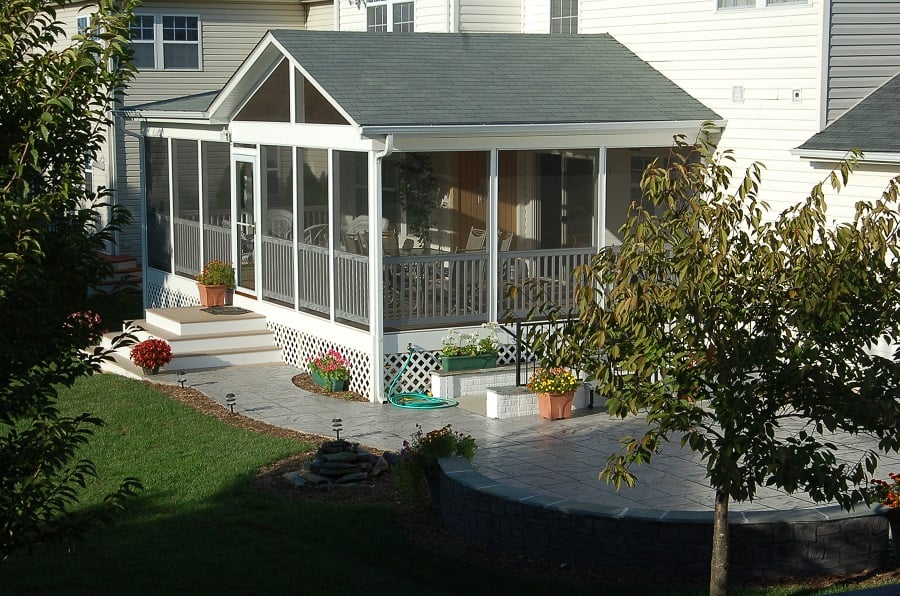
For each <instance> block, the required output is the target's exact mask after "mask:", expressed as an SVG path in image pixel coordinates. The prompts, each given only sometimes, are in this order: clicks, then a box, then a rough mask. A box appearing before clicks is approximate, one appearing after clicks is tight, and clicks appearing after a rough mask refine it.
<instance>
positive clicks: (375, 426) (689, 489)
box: [154, 365, 900, 512]
mask: <svg viewBox="0 0 900 596" xmlns="http://www.w3.org/2000/svg"><path fill="white" fill-rule="evenodd" d="M299 373H300V371H299V370H298V369H296V368H293V367H291V366H287V365H275V366H240V367H237V366H236V367H230V368H222V369H216V370H207V371H196V372H190V373H188V374H187V375H186V378H187V385H188V386H190V387H193V388H195V389H197V390H199V391H202V392H203V393H204V394H206V395H208V396H210V397H211V398H213V399H215V400H216V401H217V402H218V403H220V404H222V405H225V395H226V394H227V393H234V394H235V396H236V399H237V403H236V406H235V412H239V413H241V414H243V415H245V416H250V417H252V418H256V419H258V420H262V421H264V422H268V423H270V424H274V425H277V426H281V427H285V428H291V429H294V430H298V431H302V432H306V433H312V434H319V435H325V436H331V437H333V436H334V433H333V432H332V428H331V425H332V419H334V418H340V419H341V420H342V421H343V427H344V432H343V433H342V435H341V436H342V437H343V438H347V439H349V440H351V441H358V442H360V443H364V444H366V445H370V446H372V447H377V448H379V449H386V450H391V451H399V450H400V448H401V446H402V443H403V440H404V439H408V438H409V437H410V435H411V434H413V433H414V432H415V431H416V424H420V425H421V426H422V429H423V430H424V431H425V432H428V431H430V430H434V429H436V428H440V427H441V426H443V425H445V424H452V425H453V429H454V430H457V431H460V432H464V433H467V434H471V435H472V436H474V437H475V439H476V440H477V442H478V453H477V455H476V456H475V459H474V462H473V463H474V464H475V466H476V468H477V470H478V472H480V473H482V474H484V475H485V476H487V477H489V478H491V479H493V480H496V481H498V482H500V483H503V484H508V485H510V486H516V487H520V488H525V489H529V490H533V491H534V492H535V493H536V494H544V495H548V496H551V497H559V498H560V499H564V498H570V499H576V500H580V501H585V502H591V503H603V504H606V505H617V506H623V507H636V508H640V509H657V510H660V509H661V510H677V511H710V510H712V508H713V493H712V490H711V489H710V488H709V486H708V485H707V483H706V480H705V469H704V466H703V464H702V463H700V462H699V458H698V457H697V456H695V455H694V454H692V453H691V452H690V451H689V450H688V449H681V448H680V447H679V446H678V445H677V444H675V445H668V446H666V447H665V448H664V450H663V452H662V453H661V454H659V455H658V456H656V457H654V458H653V462H652V463H651V464H650V465H645V466H640V467H637V466H636V467H634V468H633V469H632V471H633V472H634V473H635V474H636V475H637V478H638V482H637V485H636V486H635V487H633V488H623V489H622V490H621V491H619V492H616V490H615V488H613V487H611V486H608V485H607V484H606V483H605V482H603V481H601V480H599V479H598V478H597V474H598V472H599V471H600V469H601V468H602V467H603V465H604V464H605V462H606V459H607V457H608V456H609V455H610V454H612V453H617V452H618V451H619V439H620V438H621V437H623V436H625V435H639V434H641V433H643V432H644V429H645V424H644V423H643V422H642V420H640V419H628V420H620V419H616V418H611V417H609V416H608V415H607V414H606V413H605V411H603V410H592V411H584V413H579V412H576V413H575V414H574V415H573V417H572V418H571V419H568V420H556V421H547V420H543V419H541V418H539V417H537V416H529V417H522V418H516V419H511V420H493V419H490V418H485V417H484V416H479V415H478V414H475V413H473V412H469V411H467V410H463V409H461V408H445V409H440V410H424V411H423V410H412V409H403V408H397V407H394V406H392V405H390V404H370V403H358V402H346V401H341V400H337V399H332V398H328V397H324V396H321V395H317V394H313V393H309V392H307V391H304V390H302V389H299V388H298V387H296V386H294V385H293V384H292V383H291V378H292V377H294V375H297V374H299ZM177 376H178V375H177V372H164V373H161V374H159V375H158V376H157V377H156V378H155V379H154V380H156V381H159V382H164V383H172V384H175V383H176V379H177ZM866 442H867V439H866V438H864V437H844V439H843V440H842V441H840V443H841V445H842V449H841V451H842V455H843V456H845V457H847V458H848V459H849V458H853V459H852V460H853V461H856V460H857V459H859V458H860V457H861V454H862V447H861V446H862V445H864V444H866ZM880 469H881V470H883V473H882V474H881V475H882V476H887V473H888V472H889V471H895V470H900V457H897V456H891V457H885V458H883V459H882V464H881V466H880ZM821 505H824V504H819V505H817V504H815V503H814V502H813V501H812V500H811V499H810V498H809V497H808V495H805V494H795V495H788V494H786V493H783V492H781V491H775V490H770V489H765V488H764V489H761V490H760V491H759V492H758V494H757V497H756V499H755V500H754V501H753V502H752V503H733V504H732V506H731V509H732V511H735V512H739V511H748V510H755V511H756V510H785V509H798V508H809V507H815V506H821Z"/></svg>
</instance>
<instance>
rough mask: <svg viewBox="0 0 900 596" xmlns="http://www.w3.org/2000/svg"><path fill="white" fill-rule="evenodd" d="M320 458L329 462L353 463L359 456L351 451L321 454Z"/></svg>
mask: <svg viewBox="0 0 900 596" xmlns="http://www.w3.org/2000/svg"><path fill="white" fill-rule="evenodd" d="M320 457H321V458H322V459H324V460H325V461H329V462H332V461H337V462H354V461H356V460H358V459H359V454H358V453H355V452H353V451H342V452H340V453H323V454H322V455H321V456H320Z"/></svg>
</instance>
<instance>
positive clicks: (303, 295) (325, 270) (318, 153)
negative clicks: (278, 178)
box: [295, 148, 331, 316]
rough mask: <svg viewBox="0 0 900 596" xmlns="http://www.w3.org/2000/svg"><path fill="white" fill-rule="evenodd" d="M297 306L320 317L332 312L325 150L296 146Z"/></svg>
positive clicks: (326, 159)
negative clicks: (329, 283)
mask: <svg viewBox="0 0 900 596" xmlns="http://www.w3.org/2000/svg"><path fill="white" fill-rule="evenodd" d="M296 171H297V176H298V177H299V178H298V180H297V199H296V205H297V208H296V210H295V213H296V216H297V222H296V229H297V230H298V232H297V241H298V242H297V276H298V295H297V306H298V308H300V309H301V310H303V311H306V312H311V313H313V314H318V315H322V316H328V315H329V314H330V312H331V294H330V292H329V289H328V288H329V286H328V278H329V275H330V270H331V260H330V259H329V256H328V239H329V237H330V234H329V233H328V150H327V149H305V148H298V149H297V168H296Z"/></svg>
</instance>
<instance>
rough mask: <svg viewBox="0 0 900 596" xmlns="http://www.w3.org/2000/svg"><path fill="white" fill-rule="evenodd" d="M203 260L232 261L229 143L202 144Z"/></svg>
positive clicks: (210, 142)
mask: <svg viewBox="0 0 900 596" xmlns="http://www.w3.org/2000/svg"><path fill="white" fill-rule="evenodd" d="M201 148H202V151H203V259H204V261H211V260H213V259H220V260H222V261H225V262H227V263H233V262H234V259H233V258H232V257H231V153H230V149H229V147H228V143H216V142H213V141H203V143H202V145H201Z"/></svg>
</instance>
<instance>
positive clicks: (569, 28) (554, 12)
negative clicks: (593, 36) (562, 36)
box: [550, 0, 578, 33]
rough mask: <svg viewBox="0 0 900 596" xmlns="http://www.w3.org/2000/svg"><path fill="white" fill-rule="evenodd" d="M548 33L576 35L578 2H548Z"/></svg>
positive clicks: (569, 0) (575, 0) (574, 0)
mask: <svg viewBox="0 0 900 596" xmlns="http://www.w3.org/2000/svg"><path fill="white" fill-rule="evenodd" d="M550 33H578V0H550Z"/></svg>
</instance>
